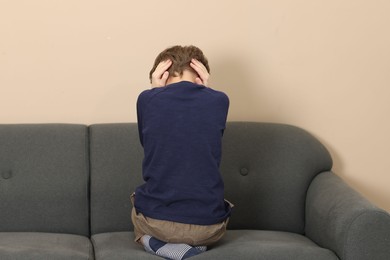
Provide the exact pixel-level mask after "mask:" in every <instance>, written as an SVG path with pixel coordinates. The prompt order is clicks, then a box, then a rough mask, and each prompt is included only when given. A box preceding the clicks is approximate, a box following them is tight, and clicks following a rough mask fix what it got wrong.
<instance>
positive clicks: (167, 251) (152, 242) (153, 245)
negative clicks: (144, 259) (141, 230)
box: [141, 235, 207, 260]
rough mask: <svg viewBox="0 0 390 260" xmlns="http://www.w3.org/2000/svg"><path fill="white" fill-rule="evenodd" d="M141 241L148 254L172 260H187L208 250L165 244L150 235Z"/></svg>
mask: <svg viewBox="0 0 390 260" xmlns="http://www.w3.org/2000/svg"><path fill="white" fill-rule="evenodd" d="M141 241H142V244H143V245H144V248H145V251H146V252H148V253H151V254H154V255H158V256H161V257H164V258H166V259H172V260H182V259H187V258H189V257H191V256H195V255H198V254H200V253H203V252H205V251H206V250H207V247H206V246H196V247H193V246H190V245H187V244H173V243H165V242H163V241H160V240H158V239H156V238H154V237H151V236H148V235H144V236H143V237H142V238H141Z"/></svg>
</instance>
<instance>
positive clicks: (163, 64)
mask: <svg viewBox="0 0 390 260" xmlns="http://www.w3.org/2000/svg"><path fill="white" fill-rule="evenodd" d="M171 65H172V61H171V60H169V59H168V60H165V61H162V62H160V63H159V64H158V65H157V67H156V69H155V70H154V73H155V76H156V77H157V78H161V77H162V75H163V73H164V72H165V71H166V70H167V69H169V67H170V66H171Z"/></svg>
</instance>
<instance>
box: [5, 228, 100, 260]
mask: <svg viewBox="0 0 390 260" xmlns="http://www.w3.org/2000/svg"><path fill="white" fill-rule="evenodd" d="M0 259H2V260H18V259H20V260H26V259H28V260H35V259H36V260H41V259H50V260H68V259H72V260H78V259H80V260H81V259H93V249H92V244H91V242H90V240H89V239H88V238H87V237H83V236H79V235H68V234H55V233H25V232H0Z"/></svg>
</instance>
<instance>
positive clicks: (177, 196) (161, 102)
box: [132, 46, 232, 259]
mask: <svg viewBox="0 0 390 260" xmlns="http://www.w3.org/2000/svg"><path fill="white" fill-rule="evenodd" d="M209 72H210V68H209V65H208V61H207V59H206V57H205V56H204V55H203V53H202V51H201V50H200V49H199V48H197V47H195V46H184V47H182V46H174V47H171V48H168V49H166V50H164V51H163V52H161V53H160V54H159V55H158V56H157V58H156V60H155V63H154V66H153V68H152V70H151V71H150V75H149V77H150V80H151V84H152V89H150V90H146V91H144V92H142V93H141V94H140V95H139V97H138V101H137V116H138V130H139V136H140V141H141V144H142V146H143V148H144V160H143V165H142V166H143V178H144V180H145V184H143V185H141V186H139V187H138V188H137V189H136V191H135V193H134V194H133V196H132V200H133V203H134V207H133V211H132V221H133V224H134V233H135V241H137V242H139V243H141V244H142V245H143V246H144V248H145V250H146V251H148V252H150V253H153V254H157V255H159V256H162V257H164V258H168V259H185V258H188V257H190V256H193V255H196V254H199V253H201V252H204V251H205V250H206V246H208V245H210V244H213V243H215V242H216V241H218V240H219V239H220V238H221V237H222V236H223V234H224V233H225V231H226V225H227V222H228V218H229V216H230V213H231V207H232V205H231V204H230V203H229V202H227V201H225V200H224V184H223V181H222V178H221V176H220V173H219V164H220V161H221V140H222V135H223V131H224V129H225V125H226V117H227V113H228V108H229V99H228V97H227V96H226V95H225V94H224V93H222V92H220V91H216V90H213V89H211V88H208V87H207V85H208V79H209Z"/></svg>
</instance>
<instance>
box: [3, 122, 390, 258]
mask: <svg viewBox="0 0 390 260" xmlns="http://www.w3.org/2000/svg"><path fill="white" fill-rule="evenodd" d="M141 161H142V148H141V146H140V145H139V141H138V132H137V127H136V124H134V123H123V124H97V125H91V126H85V125H74V124H31V125H0V259H1V260H7V259H12V260H14V259H54V260H56V259H110V260H112V259H160V258H158V257H156V256H153V255H150V254H148V253H146V252H144V250H143V249H142V248H141V247H140V246H138V245H136V244H135V243H134V242H133V234H132V228H133V227H132V223H131V220H130V210H131V203H130V199H129V196H130V194H131V193H132V191H134V189H135V187H136V186H138V185H139V184H140V183H142V178H141ZM331 168H332V159H331V157H330V155H329V153H328V151H327V150H326V149H325V147H324V146H323V145H322V144H321V143H319V141H318V140H317V139H315V138H314V137H313V136H312V135H310V134H309V133H307V132H306V131H304V130H302V129H300V128H297V127H294V126H288V125H282V124H270V123H251V122H229V123H228V126H227V129H226V131H225V136H224V141H223V159H222V163H221V172H222V175H223V178H224V180H225V190H226V198H227V199H228V200H230V201H232V202H233V203H234V204H235V208H234V211H233V215H232V217H231V220H230V223H229V227H228V228H229V230H228V232H227V234H226V235H225V237H224V238H223V239H222V240H221V241H220V242H218V243H217V244H216V245H215V246H213V247H211V248H210V249H209V250H208V251H207V252H205V253H203V254H201V255H199V256H196V257H194V258H193V259H299V260H304V259H316V260H321V259H324V260H325V259H327V260H328V259H343V260H347V259H348V260H359V259H370V260H373V259H383V260H384V259H390V216H389V214H388V213H387V212H385V211H383V210H381V209H379V208H377V207H375V206H373V205H372V204H371V203H370V202H368V201H367V200H366V199H365V198H363V197H362V196H361V195H359V194H358V193H357V192H355V191H354V190H353V189H351V188H350V187H349V186H347V185H346V184H345V183H344V182H343V181H342V180H341V179H340V178H339V177H337V176H336V175H335V174H334V173H333V172H332V171H331Z"/></svg>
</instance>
